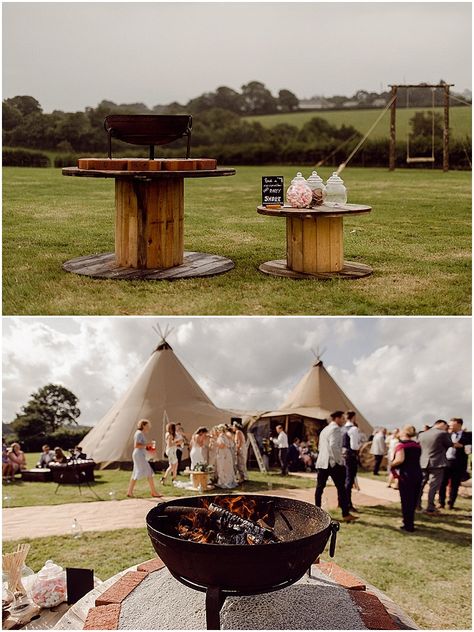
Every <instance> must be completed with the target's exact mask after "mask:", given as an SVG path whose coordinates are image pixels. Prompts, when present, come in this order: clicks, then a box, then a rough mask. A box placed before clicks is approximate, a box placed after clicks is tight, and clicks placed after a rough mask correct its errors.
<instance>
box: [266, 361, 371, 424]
mask: <svg viewBox="0 0 474 632" xmlns="http://www.w3.org/2000/svg"><path fill="white" fill-rule="evenodd" d="M336 410H342V411H347V410H353V411H355V412H356V413H357V417H356V418H357V423H358V426H359V430H360V431H361V432H363V433H365V434H366V435H367V436H369V435H370V434H372V430H373V429H372V426H371V424H370V423H369V422H368V421H367V419H366V418H365V417H364V416H363V415H362V413H361V412H360V411H359V410H358V409H357V408H356V407H355V406H354V404H353V403H352V402H351V401H350V399H349V398H348V397H347V395H346V394H345V393H344V391H343V390H342V389H341V388H340V387H339V386H338V384H337V383H336V381H335V380H334V378H333V377H332V376H331V375H330V374H329V373H328V371H327V370H326V368H325V367H324V365H323V362H322V360H320V359H319V358H318V359H317V361H316V362H315V363H314V364H313V366H312V367H311V368H310V370H309V371H308V372H307V373H306V374H305V375H304V376H303V377H302V378H301V380H300V381H299V382H298V384H297V385H296V386H295V388H294V389H293V390H292V391H291V393H290V394H289V395H288V396H287V398H286V399H285V401H284V402H283V403H282V404H281V406H280V407H279V408H278V409H277V410H273V411H269V412H265V413H261V414H260V415H259V419H262V418H263V419H265V418H270V417H290V416H291V415H298V416H301V417H306V418H310V419H318V420H325V419H328V418H329V415H330V414H331V413H332V412H334V411H336ZM255 421H256V420H255ZM255 421H254V423H255Z"/></svg>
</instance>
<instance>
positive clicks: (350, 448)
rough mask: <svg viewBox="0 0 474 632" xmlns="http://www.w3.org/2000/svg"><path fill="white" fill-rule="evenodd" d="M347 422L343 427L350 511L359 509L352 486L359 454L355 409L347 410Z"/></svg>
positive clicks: (343, 446) (343, 452)
mask: <svg viewBox="0 0 474 632" xmlns="http://www.w3.org/2000/svg"><path fill="white" fill-rule="evenodd" d="M346 419H347V421H346V423H345V424H344V426H343V428H342V433H343V434H342V454H343V456H344V465H345V467H346V495H347V500H348V503H349V509H350V511H357V510H356V508H355V507H354V505H353V504H352V488H353V487H354V481H355V479H356V476H357V464H358V455H359V446H360V444H359V429H358V428H357V426H356V414H355V412H354V411H353V410H348V411H347V412H346Z"/></svg>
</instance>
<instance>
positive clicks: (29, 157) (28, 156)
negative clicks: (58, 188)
mask: <svg viewBox="0 0 474 632" xmlns="http://www.w3.org/2000/svg"><path fill="white" fill-rule="evenodd" d="M2 156H3V166H4V167H50V166H51V161H50V160H49V158H48V156H47V155H46V154H42V153H41V152H39V151H31V150H29V149H9V148H5V149H3V152H2Z"/></svg>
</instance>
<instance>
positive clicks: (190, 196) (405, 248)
mask: <svg viewBox="0 0 474 632" xmlns="http://www.w3.org/2000/svg"><path fill="white" fill-rule="evenodd" d="M303 171H304V174H305V175H309V173H310V169H309V168H305V169H303ZM295 172H296V168H295V167H282V166H273V167H238V168H237V175H236V176H234V177H227V178H218V179H215V180H201V181H187V182H186V225H185V247H186V248H187V249H194V250H199V251H204V252H211V253H217V254H221V255H225V256H228V257H231V258H232V259H233V260H234V261H235V266H236V267H235V269H234V270H232V271H231V272H229V273H227V274H225V275H222V276H219V277H214V278H209V279H201V280H198V279H191V280H183V281H175V282H151V281H148V282H147V281H134V282H127V281H101V280H93V279H88V278H86V277H80V276H77V275H73V274H70V273H66V272H64V271H63V270H62V269H61V264H62V263H63V262H64V261H66V260H67V259H70V258H73V257H77V256H80V255H86V254H91V253H98V252H107V251H112V250H113V247H114V243H113V240H114V184H113V182H112V181H109V180H101V179H93V180H92V179H83V178H65V177H63V176H62V175H61V172H60V170H56V169H21V168H12V167H10V168H5V169H4V170H3V174H4V177H3V196H4V198H3V199H4V214H3V236H4V242H3V278H4V281H3V301H4V302H3V309H4V314H31V315H35V314H157V313H160V314H189V315H193V314H203V315H205V314H223V315H227V314H249V315H252V314H257V315H258V314H289V315H291V314H329V315H331V314H354V315H356V314H435V315H439V314H470V312H471V296H470V293H471V263H470V257H471V174H470V173H468V172H454V171H453V172H449V173H447V174H443V173H441V172H439V171H434V170H413V171H410V170H398V171H395V172H393V173H389V172H388V171H386V170H384V169H362V168H354V169H351V168H348V169H346V170H345V171H344V172H343V177H344V179H345V181H346V185H347V187H348V189H349V201H350V202H358V203H367V204H370V205H371V206H372V207H373V212H372V213H371V214H370V215H364V216H356V217H354V218H350V219H348V220H347V221H345V256H346V258H347V259H349V260H354V261H360V262H365V263H368V264H370V265H371V266H373V268H374V274H373V275H372V276H371V277H367V278H365V279H359V280H336V279H332V280H330V281H313V280H304V281H292V280H290V279H283V278H275V277H268V276H266V275H263V274H262V273H260V272H259V271H258V269H257V268H258V265H259V264H260V263H262V262H264V261H267V260H270V259H278V258H282V257H284V254H285V222H284V220H283V219H275V218H271V217H263V216H261V215H258V214H257V213H256V210H255V209H256V206H257V205H258V204H259V201H260V195H261V176H262V175H265V174H266V175H269V174H274V175H277V174H280V175H284V176H285V178H286V183H287V184H288V183H289V179H290V177H292V176H293V175H294V174H295ZM330 172H331V170H330V169H329V168H325V169H321V174H322V176H323V177H325V178H326V177H327V176H328V175H330Z"/></svg>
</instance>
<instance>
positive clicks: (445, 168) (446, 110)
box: [389, 83, 454, 171]
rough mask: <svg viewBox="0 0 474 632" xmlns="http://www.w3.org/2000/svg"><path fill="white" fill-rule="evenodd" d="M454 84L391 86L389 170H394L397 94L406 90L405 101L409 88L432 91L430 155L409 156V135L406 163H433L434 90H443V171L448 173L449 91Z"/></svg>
mask: <svg viewBox="0 0 474 632" xmlns="http://www.w3.org/2000/svg"><path fill="white" fill-rule="evenodd" d="M453 85H454V84H452V83H450V84H448V83H438V84H428V83H420V84H404V85H402V84H392V85H390V87H391V89H392V99H391V100H392V104H391V107H390V148H389V170H390V171H394V170H395V158H396V153H395V151H396V150H395V143H396V114H397V92H398V88H406V90H407V99H408V91H409V90H410V89H411V88H431V89H432V90H433V98H432V126H433V127H432V129H433V133H432V155H431V156H410V152H409V134H408V136H407V163H408V164H409V163H421V162H430V163H434V90H435V89H436V88H439V89H442V90H444V125H443V171H449V89H450V88H451V87H452V86H453Z"/></svg>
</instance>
